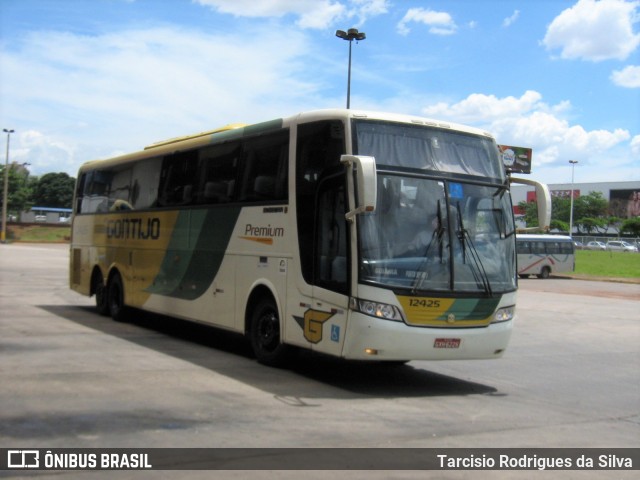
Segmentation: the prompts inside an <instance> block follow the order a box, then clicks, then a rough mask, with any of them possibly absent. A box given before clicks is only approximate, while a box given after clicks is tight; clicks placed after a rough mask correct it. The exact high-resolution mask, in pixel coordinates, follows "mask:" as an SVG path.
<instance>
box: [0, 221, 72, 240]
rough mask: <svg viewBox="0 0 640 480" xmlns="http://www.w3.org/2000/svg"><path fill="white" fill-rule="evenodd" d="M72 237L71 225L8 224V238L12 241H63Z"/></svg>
mask: <svg viewBox="0 0 640 480" xmlns="http://www.w3.org/2000/svg"><path fill="white" fill-rule="evenodd" d="M70 237H71V227H70V226H68V225H67V226H62V227H58V226H54V227H48V226H44V225H28V226H22V225H8V229H7V240H9V241H10V242H34V243H35V242H37V243H62V242H68V241H69V238H70Z"/></svg>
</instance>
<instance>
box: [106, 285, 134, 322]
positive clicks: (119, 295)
mask: <svg viewBox="0 0 640 480" xmlns="http://www.w3.org/2000/svg"><path fill="white" fill-rule="evenodd" d="M107 304H108V306H109V314H110V315H111V318H113V319H114V320H115V321H116V322H125V321H126V320H127V316H128V313H129V312H128V308H127V306H126V305H125V304H124V286H123V284H122V277H121V276H120V274H119V273H114V274H113V276H112V277H111V279H110V280H109V284H108V286H107Z"/></svg>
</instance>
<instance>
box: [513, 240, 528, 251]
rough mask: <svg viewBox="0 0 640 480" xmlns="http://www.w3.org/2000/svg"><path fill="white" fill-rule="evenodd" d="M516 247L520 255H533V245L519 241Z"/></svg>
mask: <svg viewBox="0 0 640 480" xmlns="http://www.w3.org/2000/svg"><path fill="white" fill-rule="evenodd" d="M516 246H517V248H518V253H531V244H530V243H529V242H526V241H523V240H518V242H517V244H516Z"/></svg>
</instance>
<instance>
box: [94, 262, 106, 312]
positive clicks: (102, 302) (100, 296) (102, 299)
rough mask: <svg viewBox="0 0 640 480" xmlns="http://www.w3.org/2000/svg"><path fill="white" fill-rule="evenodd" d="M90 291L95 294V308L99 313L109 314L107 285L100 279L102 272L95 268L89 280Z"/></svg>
mask: <svg viewBox="0 0 640 480" xmlns="http://www.w3.org/2000/svg"><path fill="white" fill-rule="evenodd" d="M91 284H92V285H91V291H92V292H93V293H94V295H95V296H96V310H97V312H98V313H99V314H100V315H105V316H107V315H109V314H110V312H109V303H108V302H107V287H105V285H104V281H103V280H102V274H101V273H100V271H99V270H96V271H95V272H94V274H93V278H92V280H91Z"/></svg>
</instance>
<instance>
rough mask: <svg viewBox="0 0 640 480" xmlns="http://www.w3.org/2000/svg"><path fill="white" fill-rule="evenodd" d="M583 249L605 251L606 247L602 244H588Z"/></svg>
mask: <svg viewBox="0 0 640 480" xmlns="http://www.w3.org/2000/svg"><path fill="white" fill-rule="evenodd" d="M584 248H585V250H606V249H607V246H606V245H605V244H604V243H602V242H589V243H587V246H586V247H584Z"/></svg>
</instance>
